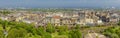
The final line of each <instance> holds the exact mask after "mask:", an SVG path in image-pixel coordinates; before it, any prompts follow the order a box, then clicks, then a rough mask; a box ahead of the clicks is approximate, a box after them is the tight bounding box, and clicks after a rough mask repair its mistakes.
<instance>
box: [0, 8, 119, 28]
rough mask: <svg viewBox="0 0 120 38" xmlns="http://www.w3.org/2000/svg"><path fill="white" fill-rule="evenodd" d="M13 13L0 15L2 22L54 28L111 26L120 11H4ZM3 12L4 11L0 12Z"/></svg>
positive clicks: (117, 18)
mask: <svg viewBox="0 0 120 38" xmlns="http://www.w3.org/2000/svg"><path fill="white" fill-rule="evenodd" d="M6 10H7V11H10V12H13V13H10V14H7V15H3V14H0V18H1V19H2V20H8V21H17V22H25V23H34V24H35V25H36V26H45V25H46V24H48V23H51V24H54V25H55V26H60V25H71V26H73V25H76V24H79V25H82V26H84V25H91V26H94V25H108V24H109V25H111V24H112V25H113V24H116V23H118V22H119V20H120V11H119V10H116V9H110V10H107V9H106V10H93V9H72V11H71V10H70V11H68V10H67V9H66V10H64V11H54V10H57V9H54V10H53V11H54V12H53V11H49V10H52V9H47V10H48V11H45V12H44V11H39V10H38V11H30V10H17V9H6ZM0 11H1V12H2V11H5V9H1V10H0Z"/></svg>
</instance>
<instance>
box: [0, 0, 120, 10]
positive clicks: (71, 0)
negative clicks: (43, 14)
mask: <svg viewBox="0 0 120 38" xmlns="http://www.w3.org/2000/svg"><path fill="white" fill-rule="evenodd" d="M0 7H30V8H34V7H37V8H41V7H45V8H47V7H50V8H54V7H55V8H56V7H61V8H62V7H63V8H64V7H68V8H69V7H70V8H71V7H73V8H76V7H120V0H0Z"/></svg>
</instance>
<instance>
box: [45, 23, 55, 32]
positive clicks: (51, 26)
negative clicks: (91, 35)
mask: <svg viewBox="0 0 120 38" xmlns="http://www.w3.org/2000/svg"><path fill="white" fill-rule="evenodd" d="M46 32H49V33H54V32H55V27H54V26H53V25H52V24H50V23H48V24H47V27H46Z"/></svg>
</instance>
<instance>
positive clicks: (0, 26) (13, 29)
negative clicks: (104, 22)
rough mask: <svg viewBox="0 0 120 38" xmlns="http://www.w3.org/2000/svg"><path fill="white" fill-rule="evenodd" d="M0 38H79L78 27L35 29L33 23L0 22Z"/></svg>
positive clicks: (51, 26)
mask: <svg viewBox="0 0 120 38" xmlns="http://www.w3.org/2000/svg"><path fill="white" fill-rule="evenodd" d="M0 38H81V32H80V30H79V27H78V26H77V25H76V27H74V28H72V29H69V28H68V27H67V26H56V27H55V26H53V25H52V24H50V23H48V25H47V26H44V27H43V26H40V27H35V25H34V23H32V24H27V23H24V22H12V21H3V20H0Z"/></svg>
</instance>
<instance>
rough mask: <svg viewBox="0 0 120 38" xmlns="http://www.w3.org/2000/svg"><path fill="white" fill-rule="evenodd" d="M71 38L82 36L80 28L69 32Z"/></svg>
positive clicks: (80, 37)
mask: <svg viewBox="0 0 120 38" xmlns="http://www.w3.org/2000/svg"><path fill="white" fill-rule="evenodd" d="M68 36H69V38H82V35H81V32H80V31H79V30H72V31H70V32H69V35H68Z"/></svg>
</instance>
